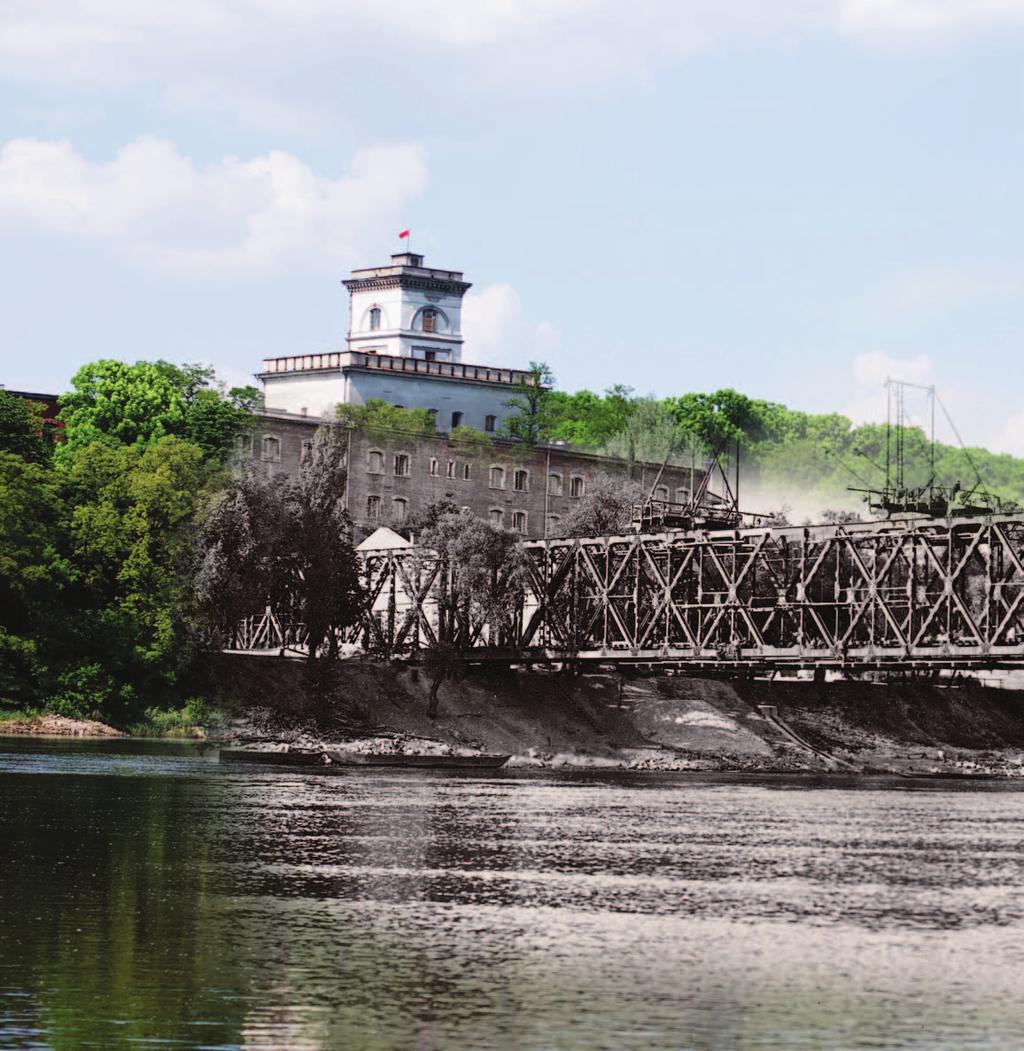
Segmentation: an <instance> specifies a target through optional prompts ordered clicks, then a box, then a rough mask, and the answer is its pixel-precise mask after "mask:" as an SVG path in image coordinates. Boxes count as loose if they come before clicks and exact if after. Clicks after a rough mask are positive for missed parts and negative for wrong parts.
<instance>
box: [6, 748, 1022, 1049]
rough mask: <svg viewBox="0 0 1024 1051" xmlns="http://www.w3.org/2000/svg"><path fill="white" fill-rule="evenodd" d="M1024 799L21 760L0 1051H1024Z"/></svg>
mask: <svg viewBox="0 0 1024 1051" xmlns="http://www.w3.org/2000/svg"><path fill="white" fill-rule="evenodd" d="M1018 787H1024V786H1018V785H1017V784H1014V783H1010V782H985V783H972V784H965V783H956V782H930V783H929V782H923V781H922V782H910V781H902V782H897V781H891V780H886V779H867V780H862V781H855V780H852V779H843V778H800V777H780V776H742V775H735V776H726V775H692V774H686V775H684V774H642V775H641V774H628V773H623V772H611V773H567V774H563V773H560V772H548V771H545V772H541V773H529V774H527V773H508V774H500V775H496V776H490V777H487V778H479V777H474V776H466V775H463V776H456V777H451V776H436V775H432V774H430V773H422V772H421V773H415V772H407V773H402V772H399V773H392V774H387V773H372V772H368V771H354V772H348V773H342V774H334V775H322V774H315V773H304V772H300V771H287V770H286V771H284V772H273V771H270V770H264V769H246V768H232V767H231V766H229V765H220V764H218V762H217V761H216V751H215V750H208V751H200V750H198V749H196V748H194V747H192V746H187V745H171V744H164V743H161V742H148V743H147V742H138V741H111V742H84V741H64V742H57V741H38V740H37V741H18V740H15V739H11V738H0V865H2V869H0V1047H3V1048H58V1049H63V1048H68V1049H71V1048H74V1049H78V1048H90V1047H117V1046H125V1047H147V1046H154V1047H155V1046H159V1047H161V1048H167V1047H186V1048H237V1047H245V1048H288V1049H303V1048H309V1049H320V1048H344V1049H372V1051H378V1049H379V1051H392V1049H420V1051H425V1049H444V1051H462V1049H466V1051H470V1049H472V1051H477V1049H486V1048H496V1049H506V1048H508V1049H513V1048H515V1049H537V1051H540V1049H545V1051H547V1049H559V1051H569V1049H584V1048H586V1049H588V1051H591V1049H620V1048H628V1049H633V1048H636V1049H645V1051H647V1049H653V1051H661V1049H673V1051H675V1049H682V1048H694V1049H722V1051H726V1049H729V1051H735V1049H754V1048H756V1049H782V1048H785V1049H825V1048H828V1049H843V1048H849V1049H854V1048H888V1049H911V1048H913V1049H922V1051H924V1049H927V1051H941V1049H947V1048H948V1049H950V1051H953V1049H956V1051H962V1049H967V1048H985V1049H996V1048H998V1049H1005V1048H1017V1047H1021V1046H1024V1005H1022V999H1021V993H1020V976H1021V974H1022V973H1024V936H1022V935H1024V895H1022V887H1024V849H1022V839H1024V794H1022V793H1021V791H1019V790H1018Z"/></svg>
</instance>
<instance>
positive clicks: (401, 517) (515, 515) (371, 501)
mask: <svg viewBox="0 0 1024 1051" xmlns="http://www.w3.org/2000/svg"><path fill="white" fill-rule="evenodd" d="M381 506H382V504H381V498H380V497H379V496H368V497H367V498H366V517H367V520H368V521H370V522H379V521H380V516H381ZM468 510H469V508H468V507H464V508H463V511H468ZM408 514H409V501H408V500H406V499H405V497H402V496H395V497H392V500H391V521H392V522H396V523H398V522H404V521H405V520H406V518H407V517H408ZM487 517H488V521H489V522H490V523H491V525H492V526H496V527H497V528H499V529H503V528H504V527H505V510H504V508H501V507H492V508H491V509H490V511H488V513H487ZM560 521H561V519H560V518H559V516H558V515H548V528H549V529H554V528H556V527H557V526H558V523H559V522H560ZM511 527H512V529H513V531H514V532H516V533H523V534H526V533H528V532H529V517H528V515H527V513H526V511H513V512H512V516H511Z"/></svg>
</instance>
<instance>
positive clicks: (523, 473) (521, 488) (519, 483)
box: [512, 467, 530, 493]
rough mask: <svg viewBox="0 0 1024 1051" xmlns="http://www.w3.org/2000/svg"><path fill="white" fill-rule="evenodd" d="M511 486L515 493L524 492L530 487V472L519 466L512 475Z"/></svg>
mask: <svg viewBox="0 0 1024 1051" xmlns="http://www.w3.org/2000/svg"><path fill="white" fill-rule="evenodd" d="M512 488H513V489H515V491H516V492H517V493H525V492H526V491H527V490H528V489H529V488H530V472H529V471H527V470H525V469H523V468H522V467H520V468H519V470H518V471H516V473H515V474H514V475H513V476H512Z"/></svg>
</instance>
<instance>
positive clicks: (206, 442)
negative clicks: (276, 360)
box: [57, 359, 260, 463]
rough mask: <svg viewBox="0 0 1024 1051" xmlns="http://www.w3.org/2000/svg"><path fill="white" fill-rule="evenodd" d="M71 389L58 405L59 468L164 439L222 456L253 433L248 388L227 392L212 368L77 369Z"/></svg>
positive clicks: (252, 398)
mask: <svg viewBox="0 0 1024 1051" xmlns="http://www.w3.org/2000/svg"><path fill="white" fill-rule="evenodd" d="M71 384H72V388H73V389H72V390H71V391H70V392H68V393H67V394H64V395H62V396H61V399H60V404H61V412H60V418H61V420H63V421H64V434H65V438H66V441H65V443H64V444H63V445H61V446H60V447H59V448H58V450H57V456H58V460H59V461H60V462H62V463H67V462H68V461H69V460H70V459H71V458H72V457H73V456H74V454H75V453H76V452H77V451H78V450H79V449H84V448H85V447H86V446H88V445H91V444H93V443H94V442H102V443H106V444H108V445H138V446H145V445H148V444H150V443H152V442H155V441H159V440H160V439H161V438H164V437H170V436H174V437H178V438H184V439H186V440H187V441H191V442H194V443H195V444H196V445H198V446H199V447H200V449H202V450H203V452H204V453H206V454H207V455H208V456H217V457H222V456H223V455H224V454H226V453H227V452H228V450H229V449H230V448H231V447H232V445H233V443H234V441H235V438H236V437H237V436H238V435H239V434H242V433H244V432H245V431H246V430H247V429H249V428H250V427H251V426H252V410H253V408H254V407H256V406H257V405H258V403H259V400H260V395H259V392H258V391H256V390H255V388H252V387H236V388H233V389H232V390H231V391H229V392H225V390H224V388H223V386H222V385H220V384H217V383H216V381H215V378H214V373H213V370H212V369H209V368H205V367H203V366H200V365H180V366H179V365H172V364H170V363H169V362H166V361H154V362H150V361H136V362H134V363H133V364H129V363H127V362H123V361H114V360H111V359H106V360H101V361H94V362H90V363H89V364H88V365H84V366H82V368H80V369H79V370H78V372H76V373H75V375H74V377H72V380H71Z"/></svg>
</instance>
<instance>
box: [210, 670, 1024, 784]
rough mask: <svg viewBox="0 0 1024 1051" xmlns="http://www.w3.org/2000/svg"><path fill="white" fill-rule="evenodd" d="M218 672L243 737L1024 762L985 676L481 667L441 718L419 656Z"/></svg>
mask: <svg viewBox="0 0 1024 1051" xmlns="http://www.w3.org/2000/svg"><path fill="white" fill-rule="evenodd" d="M218 678H219V680H220V682H221V683H222V684H223V687H224V691H225V694H226V695H227V696H228V697H229V698H230V700H231V703H232V705H233V707H234V710H235V715H236V718H235V722H234V729H233V733H232V737H233V739H234V740H236V741H238V742H239V743H246V742H265V743H271V742H277V743H280V742H289V743H292V744H297V745H310V746H316V745H318V744H322V743H345V742H347V743H349V744H351V743H352V742H354V741H358V742H359V743H360V746H361V747H362V746H366V747H375V746H377V745H376V743H379V742H381V741H388V740H391V741H402V742H405V744H406V747H409V748H410V749H412V748H415V749H417V750H420V749H422V750H427V749H431V748H439V749H445V750H451V751H456V752H458V751H468V750H482V751H487V752H501V753H510V754H512V755H513V756H514V757H515V759H514V760H513V762H514V763H517V764H519V765H530V764H536V765H561V764H572V765H580V766H588V765H590V766H606V765H607V766H611V765H615V766H630V767H634V768H651V769H659V768H665V769H754V770H757V769H780V770H799V769H805V770H821V769H824V768H827V767H828V766H829V765H831V764H830V763H829V762H828V759H827V756H829V755H831V756H834V757H836V759H839V760H842V761H844V762H845V763H848V764H849V765H850V766H852V767H853V768H864V769H874V770H894V771H901V772H939V771H961V772H982V771H987V772H1000V773H1024V766H1022V760H1024V695H1022V694H1020V693H1016V692H1011V691H1005V690H994V689H985V688H982V687H977V686H965V687H961V688H953V689H950V688H942V689H940V688H937V687H931V686H922V685H913V684H911V685H907V686H901V685H889V686H877V685H873V684H868V683H834V684H829V685H827V686H824V685H819V684H814V683H793V682H790V683H778V682H776V683H769V682H766V681H719V680H714V679H706V678H692V677H684V676H658V677H636V678H623V677H621V676H619V675H616V674H592V675H591V674H588V675H581V676H575V677H573V676H568V675H561V674H555V673H546V672H543V671H534V672H523V671H501V672H499V671H494V672H482V671H481V672H474V673H472V674H469V675H467V676H466V677H465V678H463V679H462V680H460V681H458V682H448V683H446V684H445V685H444V686H443V687H442V688H441V694H440V698H441V703H440V708H439V711H438V715H437V718H435V719H431V718H429V717H428V715H427V702H428V693H429V684H428V683H427V681H426V679H425V677H424V676H420V675H417V673H416V672H415V670H414V669H411V668H406V667H399V666H391V665H386V664H378V663H374V662H369V661H365V662H364V661H358V660H355V661H348V662H343V663H341V664H339V665H337V666H335V667H333V668H332V669H330V671H329V672H328V673H327V675H326V677H325V679H324V680H322V681H320V682H319V683H317V684H315V685H311V684H310V683H309V681H308V679H307V677H306V673H305V667H304V665H303V663H302V662H300V661H294V660H289V659H287V658H272V657H241V656H223V657H220V658H219V663H218ZM760 705H773V706H775V708H776V709H777V714H778V717H779V718H780V719H782V720H783V721H784V722H785V724H786V725H787V727H789V728H790V729H791V730H792V731H794V732H795V737H796V740H798V741H799V740H803V741H804V742H806V743H807V745H808V746H809V747H806V748H803V747H800V746H799V745H798V744H796V743H794V738H793V736H792V735H787V734H785V733H783V732H780V729H779V728H778V726H777V725H774V724H773V721H772V720H769V719H767V718H765V715H764V714H763V712H762V711H761V709H760V707H759V706H760ZM823 755H824V756H825V757H826V758H823Z"/></svg>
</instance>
